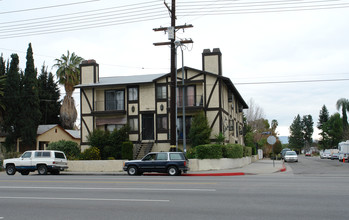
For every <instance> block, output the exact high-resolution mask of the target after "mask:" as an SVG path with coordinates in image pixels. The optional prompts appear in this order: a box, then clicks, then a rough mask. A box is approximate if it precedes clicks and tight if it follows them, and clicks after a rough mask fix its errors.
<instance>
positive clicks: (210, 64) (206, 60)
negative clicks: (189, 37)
mask: <svg viewBox="0 0 349 220" xmlns="http://www.w3.org/2000/svg"><path fill="white" fill-rule="evenodd" d="M202 70H204V71H206V72H210V73H215V74H217V75H220V76H221V75H222V53H221V51H220V50H219V48H214V49H213V51H212V52H211V50H210V49H204V51H203V52H202Z"/></svg>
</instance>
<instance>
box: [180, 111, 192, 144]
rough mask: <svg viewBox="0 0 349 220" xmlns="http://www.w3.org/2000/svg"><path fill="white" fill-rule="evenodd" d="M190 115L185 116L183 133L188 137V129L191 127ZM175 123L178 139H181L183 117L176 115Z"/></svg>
mask: <svg viewBox="0 0 349 220" xmlns="http://www.w3.org/2000/svg"><path fill="white" fill-rule="evenodd" d="M192 118H193V117H192V116H185V135H186V138H188V135H189V131H190V128H191V121H192ZM177 125H178V139H183V117H182V116H179V117H177Z"/></svg>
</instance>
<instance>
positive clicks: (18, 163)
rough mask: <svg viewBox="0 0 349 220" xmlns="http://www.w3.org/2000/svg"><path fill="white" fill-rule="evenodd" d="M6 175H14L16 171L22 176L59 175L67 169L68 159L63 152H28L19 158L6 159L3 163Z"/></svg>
mask: <svg viewBox="0 0 349 220" xmlns="http://www.w3.org/2000/svg"><path fill="white" fill-rule="evenodd" d="M3 166H4V168H5V169H6V173H7V174H8V175H14V174H15V173H16V171H18V172H19V173H21V174H22V175H28V174H29V173H30V172H34V171H35V170H37V171H38V173H39V174H40V175H46V174H47V172H50V173H51V174H56V175H57V174H59V172H60V171H63V170H64V169H67V168H68V166H67V157H66V156H65V154H64V153H63V152H62V151H51V150H35V151H26V152H24V153H23V154H22V156H21V157H19V158H13V159H6V160H4V163H3Z"/></svg>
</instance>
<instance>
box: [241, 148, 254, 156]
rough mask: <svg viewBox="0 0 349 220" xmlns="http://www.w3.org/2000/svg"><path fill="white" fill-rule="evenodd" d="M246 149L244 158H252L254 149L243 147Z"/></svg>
mask: <svg viewBox="0 0 349 220" xmlns="http://www.w3.org/2000/svg"><path fill="white" fill-rule="evenodd" d="M243 148H244V157H250V156H252V147H243Z"/></svg>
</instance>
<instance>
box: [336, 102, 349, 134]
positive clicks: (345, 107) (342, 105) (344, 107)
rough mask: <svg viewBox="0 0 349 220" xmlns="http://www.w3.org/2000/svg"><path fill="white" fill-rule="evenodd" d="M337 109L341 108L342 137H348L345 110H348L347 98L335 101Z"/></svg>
mask: <svg viewBox="0 0 349 220" xmlns="http://www.w3.org/2000/svg"><path fill="white" fill-rule="evenodd" d="M336 107H337V110H340V109H342V123H343V135H342V136H343V139H347V138H349V126H348V116H347V111H349V100H348V99H346V98H341V99H339V100H338V101H337V103H336Z"/></svg>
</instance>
